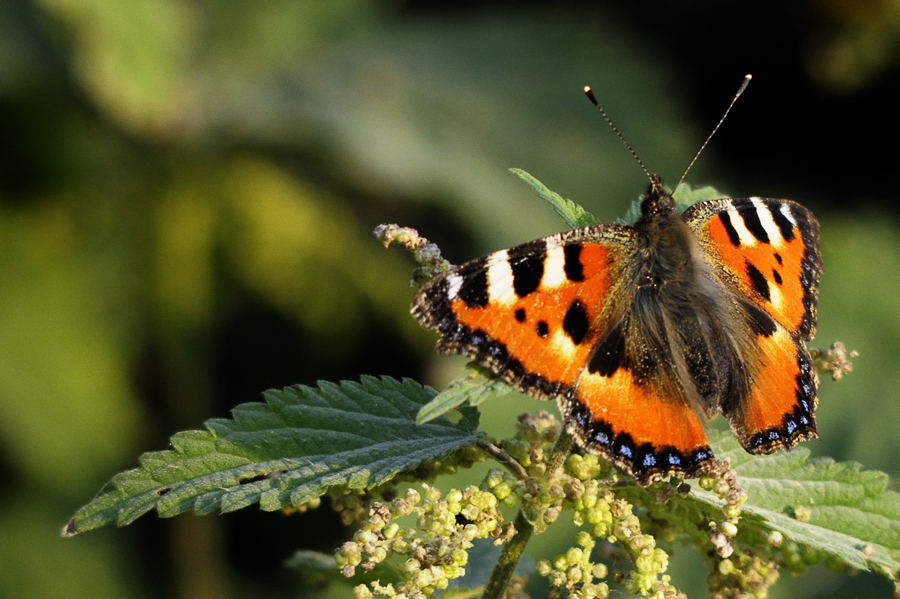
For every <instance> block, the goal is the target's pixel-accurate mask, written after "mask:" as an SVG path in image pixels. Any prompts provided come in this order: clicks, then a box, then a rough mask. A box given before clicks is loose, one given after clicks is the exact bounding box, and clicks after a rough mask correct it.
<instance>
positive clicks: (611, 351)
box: [588, 323, 625, 377]
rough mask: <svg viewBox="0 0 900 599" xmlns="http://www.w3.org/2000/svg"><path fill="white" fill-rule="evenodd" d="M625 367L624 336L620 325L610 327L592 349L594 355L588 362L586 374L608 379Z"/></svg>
mask: <svg viewBox="0 0 900 599" xmlns="http://www.w3.org/2000/svg"><path fill="white" fill-rule="evenodd" d="M624 366H625V335H624V334H623V332H622V324H621V323H619V324H617V325H615V326H613V327H610V328H608V329H607V330H606V332H605V333H603V337H602V338H601V339H600V341H598V342H597V345H596V347H594V353H593V355H592V356H591V359H590V361H589V362H588V372H590V373H591V374H599V375H600V376H605V377H610V376H612V375H613V374H614V373H615V372H616V371H617V370H618V369H619V368H621V367H624Z"/></svg>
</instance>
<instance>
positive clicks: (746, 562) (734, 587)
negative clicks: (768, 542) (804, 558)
mask: <svg viewBox="0 0 900 599" xmlns="http://www.w3.org/2000/svg"><path fill="white" fill-rule="evenodd" d="M776 580H778V566H777V565H776V563H775V561H774V560H772V559H768V558H765V557H761V556H758V555H754V554H752V553H751V552H745V553H740V554H737V555H734V556H732V557H731V558H730V559H723V560H721V561H720V562H719V563H718V564H717V566H716V568H714V569H713V571H712V572H711V573H710V575H709V579H708V582H709V589H710V591H711V592H712V595H713V597H714V599H732V598H733V599H738V598H746V599H764V598H765V597H767V596H768V593H769V587H770V586H772V584H774V583H775V581H776Z"/></svg>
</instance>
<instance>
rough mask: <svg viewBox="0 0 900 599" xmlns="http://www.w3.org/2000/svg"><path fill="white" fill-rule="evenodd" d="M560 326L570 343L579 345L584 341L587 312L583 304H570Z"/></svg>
mask: <svg viewBox="0 0 900 599" xmlns="http://www.w3.org/2000/svg"><path fill="white" fill-rule="evenodd" d="M562 325H563V331H565V333H566V335H568V336H569V339H571V340H572V343H574V344H575V345H580V344H581V342H582V341H584V338H585V336H587V332H588V325H589V323H588V316H587V310H585V308H584V304H582V303H581V302H580V301H578V300H575V301H574V302H572V304H571V305H570V306H569V309H568V310H566V315H565V317H564V318H563V323H562Z"/></svg>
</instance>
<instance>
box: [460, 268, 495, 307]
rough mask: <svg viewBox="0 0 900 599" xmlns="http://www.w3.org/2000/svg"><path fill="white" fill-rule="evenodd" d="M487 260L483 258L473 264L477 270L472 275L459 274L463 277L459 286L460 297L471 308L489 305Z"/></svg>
mask: <svg viewBox="0 0 900 599" xmlns="http://www.w3.org/2000/svg"><path fill="white" fill-rule="evenodd" d="M485 264H486V262H485V260H484V258H481V259H480V260H478V261H477V262H476V264H473V266H474V267H475V272H474V273H473V274H471V275H459V276H462V277H463V282H462V285H460V288H459V299H461V300H462V301H464V302H465V303H466V305H467V306H469V307H470V308H484V307H485V306H487V305H488V297H489V296H488V274H487V268H486V267H485Z"/></svg>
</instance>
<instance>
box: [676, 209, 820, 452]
mask: <svg viewBox="0 0 900 599" xmlns="http://www.w3.org/2000/svg"><path fill="white" fill-rule="evenodd" d="M684 218H685V221H686V222H687V223H688V225H689V226H690V227H691V228H692V230H693V231H694V233H695V234H696V235H697V237H698V240H699V242H700V244H701V247H703V249H704V250H705V253H706V256H707V259H708V262H709V264H710V266H711V268H712V270H713V272H714V274H715V276H716V277H717V278H718V279H719V283H720V284H722V285H723V286H724V287H725V288H726V289H728V290H730V291H731V293H732V294H733V295H734V297H735V298H736V301H737V302H738V303H739V305H740V306H741V311H742V312H743V313H744V314H745V316H746V319H747V323H748V326H750V328H751V329H752V330H754V331H755V333H756V342H757V344H758V345H759V347H760V350H761V352H760V354H761V364H760V366H759V368H758V369H757V370H756V371H755V373H754V374H753V377H752V380H751V381H750V391H749V396H748V397H741V398H728V399H726V400H725V401H724V403H723V405H722V411H723V412H724V413H725V416H726V417H727V418H728V420H729V422H730V423H731V427H732V429H733V430H734V432H735V434H736V435H737V437H738V439H739V440H740V441H741V444H742V445H743V447H744V449H746V450H747V451H748V452H750V453H754V454H766V453H772V452H774V451H776V450H778V449H790V448H791V447H793V446H795V445H796V444H797V443H798V442H799V441H802V440H805V439H809V438H811V437H816V436H817V434H816V423H815V417H814V411H815V408H816V404H817V400H816V387H817V384H818V377H817V375H816V372H815V369H814V368H813V367H812V360H811V359H810V357H809V352H808V351H807V350H806V346H805V345H804V343H803V341H804V340H808V339H810V338H812V337H813V336H814V335H815V331H816V300H817V297H818V291H819V277H820V276H821V274H822V259H821V256H820V254H819V225H818V222H817V221H816V219H815V217H814V216H813V214H812V213H811V212H810V211H809V210H807V209H806V208H804V207H803V206H800V205H799V204H796V203H794V202H791V201H788V200H773V199H768V198H747V199H734V200H715V201H712V202H702V203H700V204H696V205H694V206H692V207H691V208H689V209H688V210H687V211H686V212H685V213H684Z"/></svg>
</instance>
